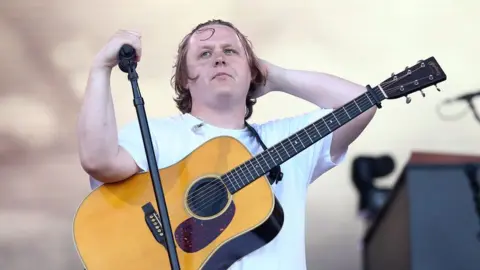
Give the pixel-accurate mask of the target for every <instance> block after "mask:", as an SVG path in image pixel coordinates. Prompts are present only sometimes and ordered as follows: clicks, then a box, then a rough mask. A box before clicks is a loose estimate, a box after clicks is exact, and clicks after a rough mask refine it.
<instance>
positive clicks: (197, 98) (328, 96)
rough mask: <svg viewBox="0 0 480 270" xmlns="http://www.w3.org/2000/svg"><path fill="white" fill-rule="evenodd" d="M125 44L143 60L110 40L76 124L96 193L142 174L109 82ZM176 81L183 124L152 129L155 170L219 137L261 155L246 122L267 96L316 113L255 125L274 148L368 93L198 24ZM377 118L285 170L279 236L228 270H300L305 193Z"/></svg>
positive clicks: (124, 39)
mask: <svg viewBox="0 0 480 270" xmlns="http://www.w3.org/2000/svg"><path fill="white" fill-rule="evenodd" d="M125 43H127V44H130V45H132V46H133V47H134V48H135V49H136V51H137V53H138V60H140V59H141V56H142V50H141V38H140V35H139V34H138V33H134V32H130V31H119V32H118V33H116V34H115V35H114V36H113V38H112V39H111V40H110V41H109V42H108V43H107V45H105V47H104V48H103V49H102V50H101V51H100V52H99V53H98V54H97V55H96V57H95V60H94V62H93V65H92V68H91V71H90V76H89V80H88V85H87V89H86V92H85V98H84V103H83V106H82V109H81V113H80V117H79V122H78V138H79V146H80V148H79V152H80V160H81V164H82V166H83V168H84V170H85V171H86V172H87V173H88V174H89V175H90V176H91V177H92V178H93V179H92V180H91V184H92V188H95V187H96V186H98V185H99V184H102V183H112V182H117V181H122V180H124V179H125V178H128V177H130V176H132V175H133V174H135V173H138V172H141V171H147V170H148V164H147V160H146V157H145V151H144V147H143V142H142V137H141V133H140V130H139V127H138V123H137V122H136V121H133V122H132V123H131V124H129V125H127V126H125V127H124V128H123V129H122V130H121V131H120V134H119V135H118V136H117V126H116V122H115V113H114V109H113V103H112V96H111V92H110V82H109V80H110V74H111V71H112V68H113V67H115V65H117V61H116V57H117V54H118V51H119V48H120V47H121V46H122V45H123V44H125ZM172 79H173V80H172V81H173V83H174V88H175V91H176V93H177V97H176V99H175V101H176V103H177V107H178V108H179V110H180V111H181V114H179V115H176V116H172V117H167V118H162V119H149V125H150V130H151V133H152V140H153V145H154V150H155V153H156V155H157V163H158V167H159V168H164V167H167V166H170V165H172V164H174V163H176V162H178V161H180V160H181V159H182V158H184V157H185V156H186V155H188V154H189V153H190V152H192V151H193V150H194V149H195V148H197V147H198V146H200V145H201V144H203V143H204V142H205V141H207V140H209V139H211V138H213V137H216V136H221V135H228V136H233V137H235V138H236V139H238V140H239V141H241V142H242V143H243V144H244V145H245V146H246V147H247V148H248V149H249V150H250V151H251V153H252V154H254V155H255V154H257V153H259V152H261V151H263V149H262V148H261V146H260V144H259V141H258V140H257V139H256V138H255V136H253V135H252V134H251V133H250V132H249V130H248V128H247V127H246V125H245V120H247V119H248V118H249V117H250V115H251V114H252V109H253V104H254V103H255V98H257V97H260V96H262V95H265V94H266V93H268V92H271V91H282V92H285V93H288V94H290V95H293V96H296V97H299V98H302V99H304V100H307V101H309V102H312V103H314V104H316V105H318V107H319V108H318V109H316V110H314V111H313V112H309V113H305V114H302V115H299V116H295V117H289V118H284V119H278V120H273V121H269V122H267V123H263V124H252V125H251V126H252V127H253V128H254V129H255V130H256V131H257V132H258V134H259V136H260V138H261V140H262V141H263V142H264V143H265V145H266V146H267V147H270V146H272V145H274V144H275V143H277V142H279V141H280V140H282V139H284V138H286V137H288V136H290V135H291V134H293V133H294V132H296V131H298V130H300V129H301V128H303V127H305V126H307V125H308V124H309V123H312V122H313V121H315V120H317V119H319V118H321V117H322V116H324V115H326V114H327V113H329V112H331V111H332V109H335V108H338V107H340V106H342V105H343V104H345V103H347V102H348V101H350V100H352V99H354V98H355V97H357V96H358V95H360V94H362V93H364V92H365V91H366V89H365V88H364V87H363V86H361V85H357V84H354V83H351V82H349V81H346V80H343V79H340V78H337V77H335V76H332V75H328V74H324V73H317V72H308V71H297V70H287V69H283V68H280V67H277V66H275V65H273V64H271V63H268V62H266V61H263V60H260V59H258V58H257V57H256V56H255V54H254V53H253V50H252V48H251V46H250V44H249V42H248V40H247V39H246V38H245V36H244V35H243V34H241V33H240V32H239V31H238V29H236V28H235V27H234V26H233V25H232V24H230V23H228V22H224V21H221V20H213V21H208V22H206V23H203V24H200V25H198V26H197V27H196V28H195V29H193V30H192V32H191V33H190V34H188V35H187V36H186V37H185V39H184V40H183V41H182V43H181V44H180V46H179V50H178V59H177V64H176V72H175V75H174V77H173V78H172ZM323 108H328V109H323ZM279 110H281V108H279ZM374 114H375V108H372V109H371V110H369V111H367V112H366V113H364V114H363V115H361V116H359V117H357V118H356V119H354V120H352V121H351V122H350V123H348V124H347V125H345V126H344V127H342V128H340V129H338V130H337V131H335V132H334V133H333V134H330V135H329V136H327V137H325V138H324V139H322V140H321V141H319V142H317V143H316V144H315V145H313V146H311V147H310V148H308V149H307V150H305V151H304V152H302V153H300V154H299V155H297V156H295V157H294V158H293V159H291V160H289V161H287V162H285V163H284V164H282V165H281V170H282V172H283V174H284V176H283V179H282V181H280V182H278V183H276V184H273V186H272V189H273V191H274V192H275V194H276V196H277V198H278V199H279V201H280V203H281V204H282V206H283V209H284V213H285V221H284V225H283V229H282V231H281V232H280V234H279V235H278V236H277V237H276V238H275V239H274V240H273V241H272V242H271V243H269V244H268V245H266V246H265V247H263V248H261V249H259V250H257V251H255V252H253V253H251V254H249V255H248V256H246V257H244V258H243V259H241V260H240V261H237V262H236V263H235V264H234V265H232V267H231V268H230V269H248V270H250V269H288V270H290V269H305V268H306V264H305V241H304V238H305V233H304V227H305V224H304V223H305V203H306V196H307V188H308V185H309V184H310V183H312V182H313V181H314V180H315V179H317V178H318V177H319V176H320V175H322V174H323V173H324V172H326V171H328V170H329V169H331V168H333V167H334V166H336V165H337V164H339V163H340V162H342V161H343V159H344V157H345V154H346V151H347V149H348V146H349V145H350V143H352V142H353V141H354V140H355V139H356V138H357V137H358V136H359V134H360V133H361V132H362V131H363V130H364V128H365V127H366V126H367V124H368V123H369V122H370V120H371V119H372V117H373V116H374ZM95 179H96V180H95Z"/></svg>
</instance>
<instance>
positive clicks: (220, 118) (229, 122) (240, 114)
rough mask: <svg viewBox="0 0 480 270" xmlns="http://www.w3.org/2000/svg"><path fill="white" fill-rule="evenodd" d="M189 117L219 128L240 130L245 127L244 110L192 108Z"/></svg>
mask: <svg viewBox="0 0 480 270" xmlns="http://www.w3.org/2000/svg"><path fill="white" fill-rule="evenodd" d="M190 114H191V115H193V116H195V117H196V118H198V119H200V120H202V121H203V122H205V123H207V124H210V125H212V126H216V127H219V128H228V129H242V128H244V127H245V110H244V109H243V110H241V109H233V108H231V109H225V110H219V109H212V108H209V107H195V106H193V107H192V111H191V112H190Z"/></svg>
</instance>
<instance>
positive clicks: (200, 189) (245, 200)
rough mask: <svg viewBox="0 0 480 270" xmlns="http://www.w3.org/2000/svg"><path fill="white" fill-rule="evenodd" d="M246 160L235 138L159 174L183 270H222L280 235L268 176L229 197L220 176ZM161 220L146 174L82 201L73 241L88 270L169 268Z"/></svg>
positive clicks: (210, 146)
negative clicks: (214, 194)
mask: <svg viewBox="0 0 480 270" xmlns="http://www.w3.org/2000/svg"><path fill="white" fill-rule="evenodd" d="M160 158H161V157H160ZM251 158H252V156H251V154H250V153H249V151H248V150H247V149H246V148H245V146H243V145H242V144H241V143H240V142H238V141H237V140H235V139H234V138H231V137H218V138H215V139H212V140H210V141H208V142H206V143H205V144H203V145H202V146H200V147H199V148H197V149H196V150H195V151H193V152H192V153H191V154H189V155H188V156H187V157H186V158H184V159H183V160H181V161H179V162H178V163H176V164H174V165H172V166H170V167H168V168H164V169H161V170H160V171H159V173H160V177H161V180H162V187H163V190H164V193H165V200H166V204H167V208H168V213H169V219H170V224H171V228H172V231H173V237H174V240H175V243H176V248H177V255H178V260H179V263H180V268H181V269H182V270H188V269H192V270H193V269H208V270H210V269H227V268H228V267H229V266H231V265H232V264H233V263H234V262H235V261H237V260H239V259H241V258H242V257H244V256H246V255H247V254H249V253H251V252H252V251H254V250H256V249H258V248H260V247H262V246H264V245H265V244H267V243H268V242H270V241H271V240H272V239H273V238H275V237H276V236H277V234H278V233H279V231H280V229H281V228H282V225H283V210H282V208H281V205H280V204H279V203H278V201H277V200H276V198H275V195H274V194H273V192H272V190H271V187H270V183H269V181H268V179H267V178H266V177H264V176H262V177H261V178H260V179H257V180H256V181H253V182H252V183H250V184H249V185H247V186H245V187H244V188H243V189H241V190H239V191H237V192H235V193H234V194H233V195H231V194H230V193H228V192H225V187H224V184H223V182H221V181H220V180H218V178H217V177H220V176H221V175H223V174H224V173H226V172H228V171H229V170H231V169H232V168H234V167H236V166H238V165H240V164H241V163H243V162H245V161H247V160H249V159H251ZM202 184H204V186H201V185H202ZM222 190H223V192H222ZM215 192H216V193H217V194H218V196H211V195H212V194H213V193H215ZM187 194H191V195H192V194H197V195H198V196H196V197H195V196H190V197H188V196H187ZM222 194H223V195H222ZM222 196H223V197H222ZM191 198H196V199H197V200H196V201H195V202H193V203H192V201H191ZM215 198H216V199H217V201H218V202H217V203H210V204H207V202H212V201H215ZM197 206H198V207H197ZM200 206H201V207H200ZM152 211H155V213H157V214H155V213H154V212H152ZM159 223H160V222H159V217H158V209H157V204H156V201H155V194H154V191H153V187H152V181H151V179H150V174H149V173H141V174H137V175H134V176H133V177H131V178H129V179H127V180H125V181H122V182H119V183H113V184H104V185H102V186H100V187H99V188H97V189H95V190H94V191H92V192H91V193H90V194H89V195H88V196H87V197H86V198H85V200H84V201H83V202H82V203H81V205H80V206H79V209H78V210H77V213H76V215H75V218H74V222H73V235H74V242H75V245H76V248H77V251H78V254H79V256H80V258H81V260H82V262H83V264H84V266H85V268H86V269H87V270H109V269H112V270H123V269H125V270H127V269H128V270H131V269H142V270H150V269H152V270H153V269H155V270H158V269H170V268H171V267H170V262H169V257H168V254H167V249H166V244H165V241H164V239H163V238H162V235H161V234H162V233H163V231H162V228H161V227H160V226H159V225H160V224H159Z"/></svg>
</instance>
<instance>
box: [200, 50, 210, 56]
mask: <svg viewBox="0 0 480 270" xmlns="http://www.w3.org/2000/svg"><path fill="white" fill-rule="evenodd" d="M208 56H210V52H209V51H205V52H202V53H201V54H200V57H208Z"/></svg>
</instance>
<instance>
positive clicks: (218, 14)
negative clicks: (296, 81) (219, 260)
mask: <svg viewBox="0 0 480 270" xmlns="http://www.w3.org/2000/svg"><path fill="white" fill-rule="evenodd" d="M479 10H480V6H479V5H478V4H475V1H473V0H471V1H448V0H440V1H439V0H423V1H414V0H405V1H374V0H369V1H346V0H338V1H314V0H310V1H306V0H298V1H278V0H276V1H273V0H263V1H259V2H257V3H255V1H253V0H242V1H205V0H204V1H186V0H176V1H173V0H170V1H125V0H115V1H113V0H103V1H92V0H84V1H70V0H62V1H60V0H57V1H54V0H43V1H39V0H36V1H35V0H34V1H27V0H21V1H13V0H3V1H1V2H0V34H1V35H0V40H1V41H0V52H1V54H2V55H1V57H0V59H2V60H1V61H0V70H1V73H0V83H1V90H0V123H1V124H0V138H1V143H0V159H1V161H0V166H1V167H0V168H1V170H0V181H1V182H0V269H2V270H3V269H5V270H10V269H39V270H40V269H46V270H56V269H72V270H73V269H80V267H81V265H80V263H79V260H78V259H77V256H76V253H75V250H74V248H73V245H72V235H71V222H72V216H73V215H74V212H75V210H76V207H77V205H78V204H79V203H80V201H81V200H82V198H83V197H84V196H85V195H86V194H87V193H88V191H89V186H88V181H87V176H86V175H85V174H84V172H83V171H82V170H81V168H80V167H79V164H78V158H77V149H76V137H75V123H76V116H77V113H78V109H79V104H80V102H81V98H82V94H83V91H84V87H85V82H86V79H87V72H88V69H89V64H90V61H91V59H92V57H93V55H94V54H95V53H96V51H97V50H98V49H99V48H100V47H101V46H102V45H103V44H104V42H106V40H108V38H109V36H110V35H111V34H112V33H114V32H115V31H116V30H117V29H119V28H124V29H133V30H138V31H141V32H142V33H143V43H144V58H143V60H142V62H141V64H140V66H139V68H138V72H139V74H140V78H141V80H140V87H141V89H142V94H143V95H144V97H145V98H146V102H147V103H146V106H147V113H148V114H149V116H152V117H153V116H164V115H170V114H172V113H176V112H177V111H176V109H175V107H174V103H173V101H172V96H173V91H172V89H171V88H170V85H169V79H170V76H171V74H172V69H171V67H172V65H173V61H174V56H175V51H176V46H177V44H178V42H179V41H180V39H181V38H182V37H183V36H184V35H185V34H186V33H187V32H188V31H189V30H190V29H191V28H192V27H194V26H195V25H196V24H198V23H200V22H203V21H205V20H208V19H211V18H223V19H226V20H229V21H232V22H233V23H234V24H236V25H237V26H238V27H239V28H240V29H241V30H242V31H243V32H244V33H245V34H246V35H248V36H249V38H250V39H251V40H252V41H253V43H254V46H255V49H256V52H257V53H258V54H259V55H260V56H261V57H262V58H264V59H267V60H269V61H271V62H273V63H276V64H279V65H282V66H285V67H289V68H298V69H312V70H319V71H325V72H329V73H333V74H337V75H340V76H343V77H345V78H348V79H351V80H354V81H356V82H359V83H361V84H372V85H376V84H378V83H380V82H381V81H383V80H385V79H387V77H388V76H389V75H390V74H391V72H398V71H400V70H402V69H403V68H404V67H405V66H407V65H411V64H414V63H415V62H416V61H417V60H419V59H422V58H427V57H429V56H432V55H433V56H435V57H436V58H437V60H438V61H439V62H440V64H441V65H442V67H443V68H444V70H445V71H446V72H447V74H448V76H449V79H448V81H447V82H445V83H443V84H442V85H440V87H441V88H442V89H443V90H444V91H443V92H440V93H439V92H437V91H436V90H435V88H429V89H428V90H427V91H426V95H427V97H426V98H422V97H421V96H420V94H415V95H413V96H412V98H413V101H412V103H411V104H409V105H406V104H405V102H404V100H403V99H402V100H393V101H386V102H384V109H382V110H380V111H379V113H378V114H377V116H376V118H375V119H374V121H373V123H372V124H371V125H370V126H369V127H368V129H367V130H366V131H365V133H364V134H363V135H362V136H361V138H360V139H358V140H357V141H356V143H355V144H354V145H353V146H352V147H351V149H350V155H349V157H348V159H347V162H345V163H344V164H342V165H341V166H339V167H338V168H336V169H334V170H332V171H330V172H329V173H327V174H326V175H324V176H323V177H321V178H320V179H319V180H318V181H317V182H316V183H314V184H313V185H312V186H311V188H310V193H309V204H308V221H307V230H308V236H307V245H308V255H307V257H308V264H309V268H310V269H338V270H341V269H346V270H347V269H348V270H356V269H360V254H359V248H358V243H359V241H360V239H361V236H362V232H363V227H362V222H361V221H360V220H359V219H358V218H357V216H356V212H355V207H356V193H355V191H354V190H353V189H352V186H351V184H350V179H349V170H350V161H351V160H352V158H354V157H355V156H356V155H359V154H383V153H391V154H393V155H394V157H395V159H396V161H397V169H396V171H395V174H394V175H393V176H392V177H389V179H390V180H393V179H395V177H396V175H397V174H398V172H399V169H398V167H401V166H403V165H404V163H405V161H406V159H407V157H408V155H409V153H410V152H411V151H412V150H415V149H417V150H431V151H444V152H455V153H467V154H480V147H479V146H478V142H479V141H480V139H479V138H480V125H479V123H476V122H475V121H474V119H473V117H472V115H471V113H470V112H467V113H466V115H465V116H464V117H463V118H461V119H460V120H458V121H450V122H445V121H442V120H441V119H440V118H439V116H438V115H437V113H436V111H435V110H436V106H437V104H438V103H440V102H442V101H443V100H445V99H447V98H450V97H454V96H457V95H459V94H461V93H462V92H468V91H473V90H474V89H475V88H476V87H480V79H479V78H480V77H479V68H478V63H479V62H480V55H479V54H478V50H479V41H478V28H479V26H480V19H479V17H478V11H479ZM112 80H113V89H114V97H115V106H116V110H117V119H118V122H119V124H120V125H123V124H125V123H126V122H128V121H132V120H135V119H136V115H135V110H134V107H133V105H132V103H131V99H132V92H131V89H130V85H129V83H128V81H127V78H126V76H125V74H123V73H121V72H119V71H118V70H116V71H115V72H114V75H113V78H112ZM477 103H478V102H477ZM479 106H480V104H479ZM464 107H465V106H464V104H458V105H451V106H449V107H445V112H446V113H450V114H451V113H458V112H461V111H463V110H464V109H465V108H464ZM311 108H313V107H312V105H311V104H307V103H306V102H304V101H301V100H297V99H295V98H292V97H290V96H287V95H283V94H271V95H268V96H266V97H264V98H262V99H261V100H260V101H259V103H258V105H256V107H255V113H254V120H255V121H263V120H267V119H271V118H276V117H283V116H289V115H293V114H297V113H301V112H304V111H306V110H309V109H311ZM390 182H391V181H390ZM387 183H389V182H387Z"/></svg>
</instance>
